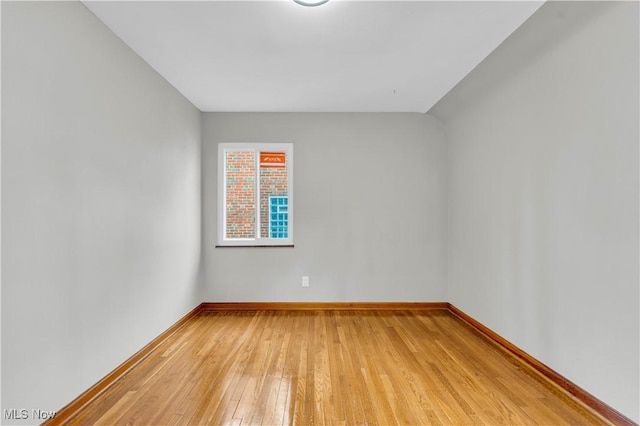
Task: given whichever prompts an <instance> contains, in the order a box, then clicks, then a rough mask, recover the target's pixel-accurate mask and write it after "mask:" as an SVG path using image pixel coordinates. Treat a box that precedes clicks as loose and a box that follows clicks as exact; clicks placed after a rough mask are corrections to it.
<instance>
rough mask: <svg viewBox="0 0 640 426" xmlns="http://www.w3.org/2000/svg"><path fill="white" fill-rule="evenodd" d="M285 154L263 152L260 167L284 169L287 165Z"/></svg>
mask: <svg viewBox="0 0 640 426" xmlns="http://www.w3.org/2000/svg"><path fill="white" fill-rule="evenodd" d="M286 159H287V156H286V153H285V152H261V153H260V167H272V168H280V169H284V168H285V165H286Z"/></svg>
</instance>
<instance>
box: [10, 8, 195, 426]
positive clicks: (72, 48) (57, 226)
mask: <svg viewBox="0 0 640 426" xmlns="http://www.w3.org/2000/svg"><path fill="white" fill-rule="evenodd" d="M200 118H201V115H200V112H199V111H198V110H197V109H196V108H194V107H193V106H192V105H191V104H190V103H189V102H187V101H186V100H185V99H184V98H183V97H182V96H181V95H180V94H179V93H178V92H176V90H175V89H173V88H172V87H171V86H170V85H169V84H168V83H167V82H166V81H164V80H163V79H162V78H161V77H160V76H159V75H158V74H157V73H155V72H154V71H153V70H152V69H151V68H150V67H149V66H148V65H147V64H146V63H144V62H143V61H142V60H141V59H140V58H139V57H138V56H136V55H135V54H134V53H133V52H132V51H131V50H130V49H129V48H128V47H127V46H125V45H124V44H123V43H122V42H121V41H120V39H118V38H117V37H116V36H115V35H114V34H113V33H111V32H110V31H109V30H108V29H107V28H106V27H105V26H104V25H102V23H101V22H100V21H98V20H97V19H96V18H95V17H94V16H93V15H92V14H91V13H90V12H89V11H88V10H87V9H86V8H85V7H84V6H83V5H82V4H81V3H61V2H50V3H31V2H23V3H11V2H2V124H3V126H2V208H3V211H2V230H3V235H2V255H3V258H2V396H3V400H2V408H3V409H10V408H18V409H22V408H26V409H29V410H31V409H32V408H35V409H42V410H57V409H59V408H61V407H62V406H63V405H65V404H67V403H68V402H70V401H71V400H72V399H74V398H75V397H77V396H78V395H79V394H80V393H82V392H83V391H85V390H86V389H87V388H89V387H90V386H91V385H93V384H94V383H95V382H96V381H98V380H99V379H100V378H102V377H103V376H104V375H106V374H107V373H108V372H109V371H111V370H112V369H113V368H115V367H116V366H117V365H119V364H120V363H122V362H123V361H124V360H125V359H127V358H128V357H129V356H131V355H132V354H134V353H135V352H136V351H138V350H139V349H140V348H141V347H143V346H144V345H145V344H147V343H148V342H149V341H151V340H152V339H153V338H154V337H156V336H157V335H158V334H159V333H161V332H162V331H164V330H166V329H167V328H168V327H169V326H171V324H173V323H174V322H175V321H177V320H178V319H179V318H181V317H182V316H183V315H185V314H186V313H187V312H188V311H190V310H191V309H192V308H194V307H195V306H196V305H197V304H198V303H199V302H200V301H201V300H202V297H201V296H200V295H199V294H198V287H197V279H198V270H199V257H200ZM26 423H29V424H33V423H37V422H36V421H35V420H33V419H30V420H28V421H26Z"/></svg>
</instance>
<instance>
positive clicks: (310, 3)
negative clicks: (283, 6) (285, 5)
mask: <svg viewBox="0 0 640 426" xmlns="http://www.w3.org/2000/svg"><path fill="white" fill-rule="evenodd" d="M293 1H294V2H296V3H298V4H299V5H301V6H306V7H316V6H321V5H323V4H325V3H326V2H328V1H329V0H318V1H303V0H293Z"/></svg>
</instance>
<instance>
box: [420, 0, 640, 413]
mask: <svg viewBox="0 0 640 426" xmlns="http://www.w3.org/2000/svg"><path fill="white" fill-rule="evenodd" d="M638 72H639V68H638V3H637V2H627V3H617V4H616V3H607V2H585V3H573V2H569V3H562V2H548V3H546V4H545V5H544V6H543V7H542V8H541V9H540V10H539V11H538V12H537V13H536V14H535V15H534V16H533V17H532V18H531V19H530V20H529V21H527V22H526V23H525V24H524V25H523V26H522V27H521V28H520V29H519V30H518V31H516V32H515V33H514V34H513V35H512V36H511V37H510V38H509V39H507V41H506V42H505V43H503V45H501V46H500V47H499V48H498V49H497V50H496V51H495V52H493V54H492V55H491V56H489V58H487V59H486V60H485V61H484V62H483V63H482V64H481V65H480V66H478V67H477V68H476V70H474V71H473V72H472V73H471V74H470V75H468V76H467V77H466V78H465V79H464V80H463V81H462V82H461V83H460V84H459V85H458V86H457V87H456V88H455V89H454V90H453V91H452V92H451V93H449V94H448V95H447V96H446V97H445V98H444V99H443V100H442V101H441V102H440V103H439V104H438V105H437V106H436V107H435V108H434V109H433V110H432V111H431V113H432V114H434V115H435V116H437V117H439V118H441V119H442V120H443V121H444V122H445V124H446V132H447V146H448V151H447V180H448V186H447V195H448V200H449V201H448V212H449V216H448V218H449V222H448V264H449V267H448V285H447V300H448V301H450V302H451V303H453V304H454V305H456V306H458V307H459V308H461V309H462V310H463V311H465V312H467V313H468V314H470V315H471V316H473V317H474V318H476V319H477V320H479V321H480V322H482V323H484V324H486V325H487V326H488V327H490V328H491V329H493V330H495V331H496V332H497V333H499V334H500V335H502V336H504V337H505V338H507V339H509V340H510V341H512V342H513V343H515V344H516V345H518V346H519V347H521V348H523V349H524V350H525V351H527V352H529V353H530V354H532V355H533V356H535V357H536V358H538V359H539V360H541V361H542V362H544V363H545V364H547V365H548V366H550V367H551V368H553V369H555V370H557V371H558V372H560V373H561V374H562V375H564V376H565V377H567V378H568V379H570V380H572V381H574V382H575V383H576V384H578V385H579V386H581V387H583V388H584V389H586V390H588V391H589V392H591V393H593V394H594V395H595V396H596V397H598V398H600V399H602V400H603V401H605V402H607V403H609V404H610V405H612V406H613V407H616V408H617V409H619V410H621V411H622V412H623V413H624V414H626V415H627V416H629V417H631V418H632V419H634V420H635V421H636V422H637V421H638V420H639V415H638V400H639V398H640V395H639V391H638V388H639V385H638V374H639V371H638V359H640V356H639V353H638V347H639V341H638V338H639V328H638V324H639V318H638V312H639V309H638V308H639V307H638V298H639V292H638V283H639V276H638V243H639V241H638V217H639V211H638V190H639V185H638V178H639V176H638V140H639V132H638V114H639V109H638V90H639V86H638Z"/></svg>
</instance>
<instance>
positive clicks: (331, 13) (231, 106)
mask: <svg viewBox="0 0 640 426" xmlns="http://www.w3.org/2000/svg"><path fill="white" fill-rule="evenodd" d="M84 3H85V5H86V6H87V7H88V8H89V9H90V10H91V11H92V12H93V13H94V14H95V15H96V16H97V17H98V18H99V19H100V20H102V21H103V22H104V23H105V24H106V25H107V26H108V27H109V28H110V29H111V30H112V31H113V32H114V33H116V34H117V35H118V36H120V38H122V40H124V42H125V43H127V44H128V45H129V46H130V47H131V48H132V49H133V50H134V51H136V52H137V53H138V54H139V55H140V56H141V57H142V58H144V59H145V60H146V61H147V62H148V63H149V64H150V65H151V66H152V67H153V68H155V69H156V71H158V72H159V73H160V74H161V75H162V76H163V77H164V78H166V79H167V80H168V81H169V82H170V83H171V84H172V85H173V86H174V87H175V88H176V89H178V90H179V91H180V92H181V93H182V94H183V95H184V96H186V97H187V98H188V99H189V100H190V101H191V102H192V103H193V104H194V105H195V106H196V107H198V108H199V109H200V110H201V111H275V112H283V111H286V112H426V111H428V110H429V109H430V108H431V107H432V106H433V105H434V104H435V103H436V102H437V101H438V100H440V98H442V97H443V96H444V95H445V94H446V93H447V92H448V91H449V90H450V89H451V88H453V86H455V85H456V84H457V83H458V82H459V81H460V80H461V79H462V78H463V77H464V76H465V75H467V74H468V73H469V72H470V71H471V70H472V69H473V68H474V67H475V66H476V65H478V64H479V63H480V62H481V61H482V60H483V59H484V58H485V57H486V56H487V55H489V54H490V53H491V52H492V51H493V50H494V49H495V48H496V47H497V46H498V45H499V44H500V43H501V42H502V41H503V40H504V39H506V38H507V37H508V36H509V35H510V34H511V33H512V32H513V31H514V30H515V29H516V28H518V27H519V26H520V25H521V24H522V23H523V22H524V21H525V20H526V19H527V18H528V17H529V16H530V15H531V14H532V13H533V12H535V11H536V10H537V9H538V8H539V7H540V6H541V5H542V3H543V1H364V0H363V1H357V0H352V1H349V0H330V1H329V2H328V3H326V4H325V5H323V6H319V7H313V8H306V7H303V6H300V5H298V4H296V3H294V2H293V1H291V0H280V1H266V0H262V1H237V0H236V1H194V2H191V1H141V2H133V1H86V2H84Z"/></svg>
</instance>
